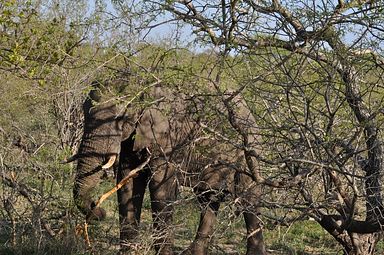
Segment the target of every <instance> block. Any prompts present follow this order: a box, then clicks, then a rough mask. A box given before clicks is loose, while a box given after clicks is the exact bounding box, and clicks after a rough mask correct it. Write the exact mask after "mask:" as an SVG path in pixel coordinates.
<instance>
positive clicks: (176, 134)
mask: <svg viewBox="0 0 384 255" xmlns="http://www.w3.org/2000/svg"><path fill="white" fill-rule="evenodd" d="M109 86H111V85H109ZM107 91H108V90H106V89H105V87H103V86H100V84H99V85H98V86H95V87H94V89H93V90H92V91H91V92H90V94H89V96H88V98H87V99H86V101H85V102H84V105H83V110H84V116H85V117H84V134H83V137H82V140H81V144H80V147H79V151H78V154H77V156H76V158H77V159H78V164H77V173H76V180H75V185H74V198H75V202H76V205H77V207H78V208H79V209H80V211H81V212H83V213H84V214H85V215H86V216H87V219H88V220H89V221H90V220H92V219H103V218H104V217H105V211H104V210H103V209H102V208H99V207H95V202H94V198H92V192H93V190H94V187H95V186H96V185H97V184H98V183H99V180H100V178H101V176H102V175H103V170H104V169H105V168H108V167H110V166H112V165H114V167H116V168H117V174H116V176H117V182H120V180H122V179H123V178H124V177H125V176H127V174H128V173H129V172H130V171H131V170H132V169H134V168H136V167H137V166H138V165H140V164H141V163H142V162H144V161H145V160H146V159H147V158H148V157H151V158H150V161H149V163H148V165H147V166H146V168H145V169H144V170H143V171H142V172H140V174H139V175H138V176H137V177H136V178H134V179H133V180H132V181H131V182H130V183H128V184H127V185H125V186H124V187H122V188H121V189H120V190H118V203H119V215H120V238H121V243H122V246H124V245H123V244H124V243H125V242H128V243H129V242H132V240H133V239H135V237H137V236H138V233H137V231H138V226H139V223H140V214H141V208H142V203H143V197H144V192H145V189H146V187H147V185H148V187H149V191H150V197H151V207H152V212H153V213H152V215H153V222H154V223H153V226H154V233H155V236H156V237H157V238H156V240H155V245H154V246H155V249H156V251H157V253H158V254H173V251H172V244H173V234H172V231H171V229H172V227H170V226H171V224H172V215H173V207H172V204H173V202H174V201H175V200H176V196H177V192H178V183H179V182H181V184H184V185H192V186H193V188H194V191H195V193H196V194H197V198H198V201H199V203H200V205H201V218H200V223H199V228H198V231H197V234H196V238H195V240H194V241H193V243H192V244H191V246H190V247H189V249H188V250H186V251H185V252H186V253H192V254H207V252H208V244H209V240H210V237H211V235H212V233H213V225H214V223H215V220H216V216H217V212H218V210H219V207H220V203H221V202H222V201H223V199H224V197H225V196H226V195H227V194H231V195H232V196H233V197H235V198H237V199H236V200H237V201H238V202H239V205H240V206H239V208H241V211H242V213H243V216H244V220H245V223H246V227H247V254H265V248H264V243H263V238H262V231H261V225H260V221H259V218H258V216H257V214H258V213H259V211H258V206H257V203H258V200H259V196H260V194H259V189H258V187H257V186H255V185H254V183H253V182H252V181H251V178H250V177H249V176H248V175H247V174H246V173H245V171H244V169H245V168H244V158H243V155H242V151H241V150H240V149H236V148H235V147H234V146H231V145H229V144H225V143H223V142H220V141H216V140H215V139H213V138H212V137H206V136H203V132H202V128H201V127H200V126H201V125H199V122H200V121H201V118H200V117H198V118H196V112H197V110H196V109H197V108H196V107H195V106H194V105H195V104H191V103H190V102H189V101H186V100H185V99H183V97H182V96H180V95H179V94H177V95H176V94H173V93H171V92H170V91H169V90H166V89H164V88H162V87H160V86H158V87H154V88H151V89H150V90H149V91H146V92H145V93H143V95H142V96H141V99H140V100H141V102H143V101H146V100H147V99H148V100H147V101H151V102H152V103H151V104H146V103H144V104H140V106H139V107H133V106H130V107H128V108H126V109H124V110H123V111H122V110H121V109H120V108H119V107H118V105H117V104H116V103H115V102H114V101H111V100H110V99H108V95H107V94H108V92H107ZM238 104H239V105H242V106H239V107H238V108H239V112H240V114H239V116H242V117H241V118H243V120H241V121H243V122H247V121H249V120H251V119H252V118H251V117H252V116H251V115H250V112H249V111H248V110H245V108H244V107H245V106H244V104H243V103H242V101H239V102H238ZM191 105H192V106H191ZM210 123H216V125H217V127H219V126H220V123H218V122H215V121H211V122H210ZM148 152H150V153H151V155H149V153H148ZM180 170H182V171H180ZM182 173H187V174H188V173H194V176H196V177H194V178H192V180H191V181H190V182H188V181H187V180H189V179H188V178H186V175H185V174H182ZM122 248H123V249H122V250H124V247H122Z"/></svg>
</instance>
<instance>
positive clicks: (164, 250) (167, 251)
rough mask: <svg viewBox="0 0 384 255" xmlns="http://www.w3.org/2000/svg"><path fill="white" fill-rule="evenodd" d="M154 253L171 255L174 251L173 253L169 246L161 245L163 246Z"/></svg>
mask: <svg viewBox="0 0 384 255" xmlns="http://www.w3.org/2000/svg"><path fill="white" fill-rule="evenodd" d="M156 254H158V255H173V254H174V253H173V251H172V249H171V247H163V248H161V249H159V250H158V251H157V253H156Z"/></svg>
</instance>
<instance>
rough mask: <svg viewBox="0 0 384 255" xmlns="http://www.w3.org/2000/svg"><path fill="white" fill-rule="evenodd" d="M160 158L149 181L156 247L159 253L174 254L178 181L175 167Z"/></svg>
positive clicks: (154, 165)
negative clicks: (174, 214) (174, 222)
mask: <svg viewBox="0 0 384 255" xmlns="http://www.w3.org/2000/svg"><path fill="white" fill-rule="evenodd" d="M159 161H160V160H158V162H156V163H155V164H151V167H152V169H155V171H154V172H153V174H152V176H151V179H150V181H149V190H150V193H151V207H152V218H153V228H154V239H155V240H154V247H155V250H156V252H157V254H162V255H169V254H173V252H172V246H173V229H172V220H173V202H174V201H175V200H176V193H177V181H176V176H175V172H174V168H173V167H172V166H171V165H170V164H167V163H165V162H163V161H160V162H159Z"/></svg>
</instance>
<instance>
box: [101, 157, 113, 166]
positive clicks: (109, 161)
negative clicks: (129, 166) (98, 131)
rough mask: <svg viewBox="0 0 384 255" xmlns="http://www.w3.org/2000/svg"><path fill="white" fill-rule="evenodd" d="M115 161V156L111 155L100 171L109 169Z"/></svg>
mask: <svg viewBox="0 0 384 255" xmlns="http://www.w3.org/2000/svg"><path fill="white" fill-rule="evenodd" d="M115 161H116V155H112V156H111V157H110V158H109V160H108V162H107V163H106V164H104V165H103V166H102V167H101V168H102V169H107V168H110V167H111V166H113V164H114V163H115Z"/></svg>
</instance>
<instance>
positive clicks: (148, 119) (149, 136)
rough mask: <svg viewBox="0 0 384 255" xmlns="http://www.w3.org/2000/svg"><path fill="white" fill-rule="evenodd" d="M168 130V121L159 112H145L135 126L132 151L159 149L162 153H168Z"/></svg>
mask: <svg viewBox="0 0 384 255" xmlns="http://www.w3.org/2000/svg"><path fill="white" fill-rule="evenodd" d="M169 130H170V127H169V122H168V119H167V118H166V117H165V116H164V115H163V114H162V113H161V112H160V111H159V110H157V109H147V110H145V111H144V113H143V114H142V116H141V118H140V119H139V121H138V124H137V128H136V135H135V142H134V146H133V150H134V151H139V150H142V149H144V148H148V147H149V148H152V147H160V148H161V150H162V151H164V152H166V151H168V150H169V145H170V144H169V137H168V135H169Z"/></svg>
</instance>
